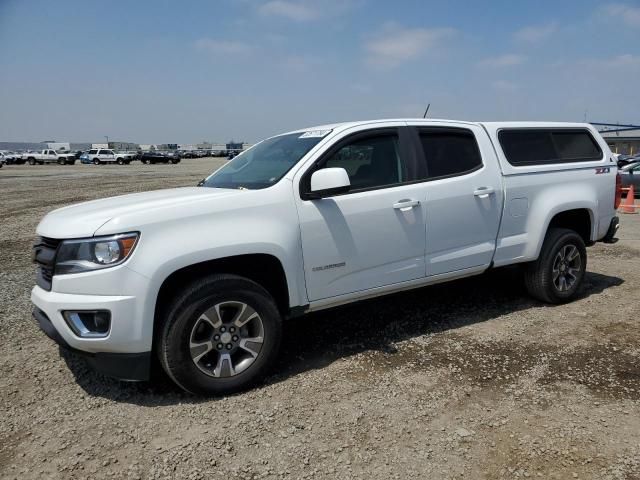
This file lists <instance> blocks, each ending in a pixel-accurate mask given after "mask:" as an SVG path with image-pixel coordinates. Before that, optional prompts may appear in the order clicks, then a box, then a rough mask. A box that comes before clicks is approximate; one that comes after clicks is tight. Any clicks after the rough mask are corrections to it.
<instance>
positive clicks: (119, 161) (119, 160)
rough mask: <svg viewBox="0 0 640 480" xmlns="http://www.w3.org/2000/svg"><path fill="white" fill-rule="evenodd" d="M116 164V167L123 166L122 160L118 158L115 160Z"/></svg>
mask: <svg viewBox="0 0 640 480" xmlns="http://www.w3.org/2000/svg"><path fill="white" fill-rule="evenodd" d="M116 163H117V164H118V165H124V160H123V159H122V158H119V159H117V160H116Z"/></svg>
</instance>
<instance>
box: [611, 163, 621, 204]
mask: <svg viewBox="0 0 640 480" xmlns="http://www.w3.org/2000/svg"><path fill="white" fill-rule="evenodd" d="M620 202H622V177H621V176H620V172H618V173H616V198H615V200H614V202H613V208H614V210H617V209H618V207H619V206H620Z"/></svg>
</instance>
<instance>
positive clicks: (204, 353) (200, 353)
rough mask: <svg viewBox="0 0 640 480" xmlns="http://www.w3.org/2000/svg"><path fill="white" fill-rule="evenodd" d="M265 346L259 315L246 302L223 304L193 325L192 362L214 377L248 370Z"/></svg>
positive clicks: (206, 312)
mask: <svg viewBox="0 0 640 480" xmlns="http://www.w3.org/2000/svg"><path fill="white" fill-rule="evenodd" d="M263 343H264V325H263V323H262V318H261V317H260V315H259V314H258V313H257V312H256V311H255V310H254V309H253V308H252V307H251V306H249V305H247V304H246V303H244V302H238V301H226V302H221V303H218V304H216V305H214V306H213V307H211V308H209V309H208V310H206V311H205V312H204V313H202V314H201V315H200V316H199V317H198V319H197V320H196V322H195V323H194V325H193V328H192V330H191V335H190V338H189V351H190V353H191V360H192V361H193V363H194V364H195V365H196V366H197V367H198V368H199V369H200V371H202V372H203V373H205V374H206V375H209V376H211V377H216V378H221V377H233V376H235V375H238V374H240V373H242V372H243V371H245V370H246V369H247V368H249V367H250V366H251V365H252V364H253V363H254V362H255V361H256V359H257V358H258V355H259V354H260V351H261V350H262V345H263Z"/></svg>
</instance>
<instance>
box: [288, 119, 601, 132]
mask: <svg viewBox="0 0 640 480" xmlns="http://www.w3.org/2000/svg"><path fill="white" fill-rule="evenodd" d="M381 122H412V123H414V124H415V123H416V122H417V123H424V124H425V125H428V124H430V123H456V124H463V125H476V126H479V125H485V126H487V127H491V128H494V129H498V128H544V127H547V128H549V127H551V128H553V127H556V128H558V127H565V128H567V127H570V128H571V127H573V128H576V127H580V128H585V127H586V128H590V129H591V128H592V126H591V125H590V124H588V123H570V122H527V121H521V122H471V121H468V120H452V119H445V118H385V119H373V120H360V121H352V122H341V123H331V124H326V125H316V126H313V127H307V128H301V129H298V130H292V131H291V132H288V133H300V132H309V131H312V130H337V129H340V130H343V129H347V128H351V127H358V126H362V125H369V124H375V123H381Z"/></svg>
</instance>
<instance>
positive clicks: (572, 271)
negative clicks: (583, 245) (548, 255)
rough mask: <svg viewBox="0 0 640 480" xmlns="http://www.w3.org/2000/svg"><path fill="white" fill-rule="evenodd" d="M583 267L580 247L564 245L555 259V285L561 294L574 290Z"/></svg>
mask: <svg viewBox="0 0 640 480" xmlns="http://www.w3.org/2000/svg"><path fill="white" fill-rule="evenodd" d="M581 267H582V259H581V258H580V251H579V250H578V247H576V246H575V245H572V244H568V245H564V246H563V247H562V248H560V250H559V251H558V253H557V254H556V256H555V258H554V259H553V268H552V274H553V285H554V287H555V288H556V290H558V291H559V292H566V291H568V290H570V289H571V288H573V286H574V285H575V283H576V281H577V280H578V274H579V272H580V268H581Z"/></svg>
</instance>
